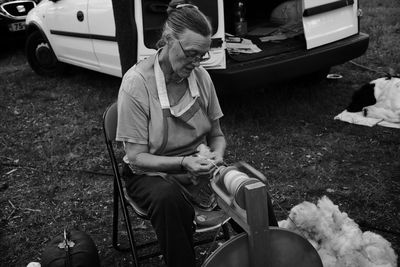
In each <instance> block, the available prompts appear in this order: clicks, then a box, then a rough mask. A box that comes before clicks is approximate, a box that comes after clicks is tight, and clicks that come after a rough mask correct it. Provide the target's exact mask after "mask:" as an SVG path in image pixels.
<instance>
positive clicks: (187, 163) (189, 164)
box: [182, 156, 216, 177]
mask: <svg viewBox="0 0 400 267" xmlns="http://www.w3.org/2000/svg"><path fill="white" fill-rule="evenodd" d="M182 166H183V168H184V169H186V170H187V171H188V172H190V173H191V174H192V175H193V176H195V177H200V176H209V175H210V174H211V173H212V172H213V171H214V170H215V168H216V164H215V163H214V161H213V160H212V159H208V158H203V157H198V156H187V157H185V158H184V159H183V161H182Z"/></svg>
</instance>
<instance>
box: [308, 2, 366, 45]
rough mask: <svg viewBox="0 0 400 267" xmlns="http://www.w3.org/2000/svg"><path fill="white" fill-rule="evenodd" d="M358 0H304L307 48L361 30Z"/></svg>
mask: <svg viewBox="0 0 400 267" xmlns="http://www.w3.org/2000/svg"><path fill="white" fill-rule="evenodd" d="M357 1H358V0H303V28H304V35H305V38H306V43H307V49H311V48H314V47H318V46H321V45H324V44H328V43H331V42H334V41H337V40H340V39H343V38H346V37H349V36H351V35H354V34H357V33H358V32H359V24H358V2H357Z"/></svg>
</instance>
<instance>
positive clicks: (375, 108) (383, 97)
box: [347, 77, 400, 122]
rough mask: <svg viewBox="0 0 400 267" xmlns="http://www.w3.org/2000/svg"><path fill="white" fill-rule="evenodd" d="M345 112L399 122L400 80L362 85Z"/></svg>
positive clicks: (375, 81) (384, 80)
mask: <svg viewBox="0 0 400 267" xmlns="http://www.w3.org/2000/svg"><path fill="white" fill-rule="evenodd" d="M347 111H349V112H359V111H362V112H363V115H364V116H365V117H371V118H376V119H383V120H385V121H389V122H400V78H398V77H385V78H379V79H376V80H373V81H372V82H370V83H368V84H366V85H364V86H363V87H361V88H360V89H359V90H357V91H356V92H354V94H353V97H352V102H351V103H350V105H349V106H348V107H347Z"/></svg>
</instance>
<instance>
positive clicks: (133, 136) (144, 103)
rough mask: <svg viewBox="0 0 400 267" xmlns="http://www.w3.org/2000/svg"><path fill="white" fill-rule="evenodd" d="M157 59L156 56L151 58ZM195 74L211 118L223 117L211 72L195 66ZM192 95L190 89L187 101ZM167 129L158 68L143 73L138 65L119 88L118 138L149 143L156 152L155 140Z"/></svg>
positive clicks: (160, 138)
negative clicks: (158, 82)
mask: <svg viewBox="0 0 400 267" xmlns="http://www.w3.org/2000/svg"><path fill="white" fill-rule="evenodd" d="M153 59H154V58H153V57H152V58H150V59H149V60H153ZM153 62H154V61H153ZM193 74H194V76H195V79H196V83H197V86H198V89H199V93H200V98H201V102H202V104H203V106H204V109H205V111H206V113H207V116H208V118H209V119H210V121H213V120H217V119H219V118H221V117H222V116H223V113H222V110H221V107H220V105H219V102H218V98H217V95H216V92H215V88H214V85H213V83H212V80H211V78H210V76H209V74H208V72H207V71H206V70H205V69H204V68H203V67H198V68H195V69H194V70H193ZM188 91H189V90H188ZM188 97H190V93H189V94H188V93H186V94H185V96H184V97H182V101H187V100H188ZM172 108H174V107H172ZM163 131H164V127H163V112H162V109H161V105H160V102H159V99H158V93H157V87H156V82H155V77H154V71H153V72H152V73H142V70H141V69H140V68H139V67H138V66H136V65H135V66H133V67H132V68H131V69H129V70H128V72H127V73H126V74H125V75H124V77H123V80H122V83H121V87H120V90H119V94H118V125H117V136H116V140H117V141H123V142H131V143H136V144H143V145H148V146H149V152H150V153H152V154H154V152H155V151H156V150H157V149H158V147H156V146H155V144H158V143H159V141H158V140H162V137H163ZM153 144H154V145H153ZM193 152H194V151H193ZM176 156H178V155H176Z"/></svg>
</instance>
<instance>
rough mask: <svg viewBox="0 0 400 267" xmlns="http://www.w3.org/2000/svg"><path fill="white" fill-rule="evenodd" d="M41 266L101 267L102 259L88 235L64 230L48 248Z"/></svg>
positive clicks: (44, 252)
mask: <svg viewBox="0 0 400 267" xmlns="http://www.w3.org/2000/svg"><path fill="white" fill-rule="evenodd" d="M41 264H42V267H97V266H100V259H99V254H98V251H97V247H96V245H95V243H94V242H93V240H92V238H91V237H90V236H89V235H88V234H86V233H84V232H82V231H78V230H72V231H69V232H67V231H65V230H64V233H63V234H62V235H59V236H57V237H55V238H54V239H52V240H51V241H50V242H49V244H48V245H47V246H46V248H45V249H44V251H43V254H42V263H41Z"/></svg>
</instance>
